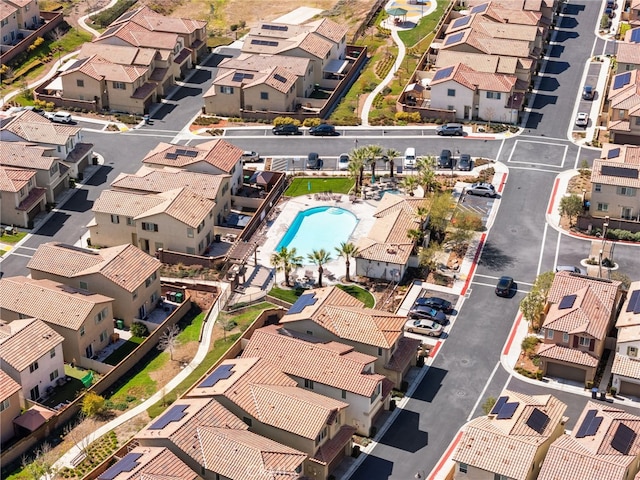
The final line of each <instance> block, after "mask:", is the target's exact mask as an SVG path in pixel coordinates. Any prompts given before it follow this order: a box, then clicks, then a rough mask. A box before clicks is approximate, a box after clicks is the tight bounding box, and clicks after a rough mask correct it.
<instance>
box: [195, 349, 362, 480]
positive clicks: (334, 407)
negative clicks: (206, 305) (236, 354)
mask: <svg viewBox="0 0 640 480" xmlns="http://www.w3.org/2000/svg"><path fill="white" fill-rule="evenodd" d="M187 396H188V397H191V398H193V397H206V398H214V399H215V400H217V401H218V402H219V403H221V404H222V406H224V407H225V408H227V409H228V410H230V411H231V412H232V413H234V414H235V415H236V416H237V417H241V418H242V420H243V421H244V422H245V423H246V424H247V425H249V431H251V432H254V433H256V434H258V435H262V436H264V437H267V438H270V439H271V440H274V441H276V442H278V443H282V444H284V445H287V446H289V447H291V448H293V449H295V450H298V451H300V452H303V453H304V454H306V455H308V457H309V458H307V459H306V460H305V461H304V469H303V473H304V475H306V476H308V477H311V478H318V479H322V480H326V479H327V478H328V477H329V475H330V474H332V472H333V471H334V470H335V468H336V467H337V465H338V464H339V463H340V461H341V460H342V459H343V458H344V456H346V455H349V454H350V453H351V445H352V443H351V437H352V435H353V434H354V432H355V428H354V427H352V426H350V425H346V424H345V414H344V410H345V409H346V408H347V406H348V405H347V403H345V402H342V401H339V400H334V399H332V398H329V397H325V396H323V395H319V394H317V393H314V392H311V391H309V390H305V389H302V388H298V386H297V384H296V382H295V380H293V379H291V378H289V377H288V376H287V375H285V374H284V373H282V372H281V371H280V370H278V369H277V368H276V367H275V366H274V365H273V364H272V363H270V362H268V361H266V360H263V359H259V358H236V359H233V360H225V361H223V362H221V363H220V364H219V365H218V366H217V367H216V369H215V370H214V371H213V372H211V373H209V374H208V375H207V376H206V377H205V379H204V380H203V381H201V382H200V383H199V384H197V385H196V386H194V387H193V388H192V389H191V390H190V391H189V392H188V394H187Z"/></svg>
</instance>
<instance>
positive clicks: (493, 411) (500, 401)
mask: <svg viewBox="0 0 640 480" xmlns="http://www.w3.org/2000/svg"><path fill="white" fill-rule="evenodd" d="M507 400H509V397H500V398H499V399H498V401H497V402H496V404H495V405H494V406H493V408H492V409H491V412H489V415H496V414H497V413H498V412H499V411H500V409H501V408H502V407H503V405H504V404H505V403H507Z"/></svg>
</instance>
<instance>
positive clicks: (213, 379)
mask: <svg viewBox="0 0 640 480" xmlns="http://www.w3.org/2000/svg"><path fill="white" fill-rule="evenodd" d="M232 369H233V365H220V366H219V367H218V368H216V369H215V370H214V371H213V372H211V374H210V375H209V376H208V377H207V378H205V379H204V381H203V382H202V383H201V384H200V385H198V386H199V387H204V388H207V387H213V386H214V385H215V384H216V383H218V382H219V381H220V380H226V379H227V378H229V377H230V376H231V375H233V372H232V371H231V370H232Z"/></svg>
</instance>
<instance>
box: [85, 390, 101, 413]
mask: <svg viewBox="0 0 640 480" xmlns="http://www.w3.org/2000/svg"><path fill="white" fill-rule="evenodd" d="M104 403H105V401H104V397H101V396H100V395H98V394H97V393H96V392H87V393H86V394H85V396H84V398H83V399H82V413H83V414H84V415H85V416H87V417H95V416H97V415H100V414H101V413H102V412H104V410H105V407H104Z"/></svg>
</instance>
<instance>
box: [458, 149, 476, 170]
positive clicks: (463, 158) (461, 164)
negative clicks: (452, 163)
mask: <svg viewBox="0 0 640 480" xmlns="http://www.w3.org/2000/svg"><path fill="white" fill-rule="evenodd" d="M457 168H458V170H463V171H465V172H468V171H469V170H471V168H473V160H471V155H468V154H466V153H463V154H461V155H460V158H459V159H458V165H457Z"/></svg>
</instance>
